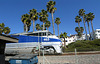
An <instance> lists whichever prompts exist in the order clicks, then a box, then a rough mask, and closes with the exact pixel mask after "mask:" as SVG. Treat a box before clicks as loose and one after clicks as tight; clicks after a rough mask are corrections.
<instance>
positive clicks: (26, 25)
mask: <svg viewBox="0 0 100 64" xmlns="http://www.w3.org/2000/svg"><path fill="white" fill-rule="evenodd" d="M21 20H22V22H23V23H24V31H25V30H26V32H28V31H29V29H28V28H30V26H31V20H30V15H28V14H24V15H22V18H21Z"/></svg>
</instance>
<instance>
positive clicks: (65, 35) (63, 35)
mask: <svg viewBox="0 0 100 64" xmlns="http://www.w3.org/2000/svg"><path fill="white" fill-rule="evenodd" d="M60 38H64V48H66V40H65V38H67V33H66V32H64V33H63V34H62V33H61V34H60Z"/></svg>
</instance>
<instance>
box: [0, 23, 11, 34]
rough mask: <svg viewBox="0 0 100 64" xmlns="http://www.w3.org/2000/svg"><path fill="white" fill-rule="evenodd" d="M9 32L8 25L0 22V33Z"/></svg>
mask: <svg viewBox="0 0 100 64" xmlns="http://www.w3.org/2000/svg"><path fill="white" fill-rule="evenodd" d="M2 33H4V34H9V33H10V28H9V27H5V24H4V23H0V34H2Z"/></svg>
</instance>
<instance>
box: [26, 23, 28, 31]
mask: <svg viewBox="0 0 100 64" xmlns="http://www.w3.org/2000/svg"><path fill="white" fill-rule="evenodd" d="M26 32H28V27H27V24H26Z"/></svg>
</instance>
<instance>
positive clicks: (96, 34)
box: [91, 29, 100, 39]
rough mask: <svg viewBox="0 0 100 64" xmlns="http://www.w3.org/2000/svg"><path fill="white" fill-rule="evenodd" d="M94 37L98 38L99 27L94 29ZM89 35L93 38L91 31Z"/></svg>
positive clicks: (99, 33)
mask: <svg viewBox="0 0 100 64" xmlns="http://www.w3.org/2000/svg"><path fill="white" fill-rule="evenodd" d="M94 36H95V39H100V29H96V30H94ZM91 37H92V38H93V32H92V33H91Z"/></svg>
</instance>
